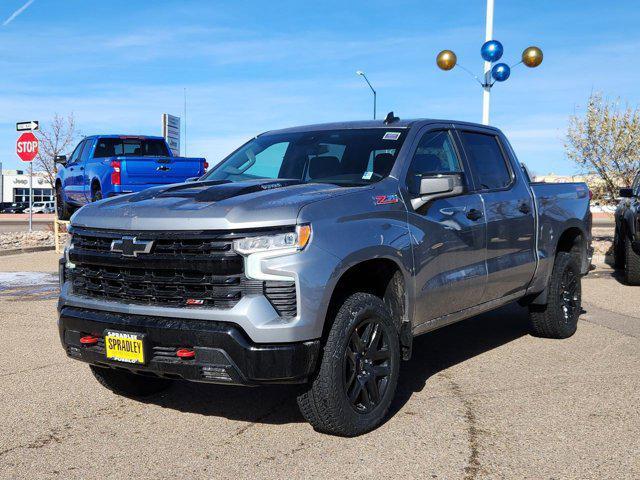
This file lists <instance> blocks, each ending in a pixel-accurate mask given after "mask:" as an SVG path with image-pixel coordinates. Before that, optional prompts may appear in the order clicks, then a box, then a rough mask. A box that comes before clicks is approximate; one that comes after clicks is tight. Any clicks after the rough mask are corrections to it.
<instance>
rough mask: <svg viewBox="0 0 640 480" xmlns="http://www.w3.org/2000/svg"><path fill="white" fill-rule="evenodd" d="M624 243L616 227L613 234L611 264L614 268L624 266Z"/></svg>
mask: <svg viewBox="0 0 640 480" xmlns="http://www.w3.org/2000/svg"><path fill="white" fill-rule="evenodd" d="M625 257H626V252H625V244H624V237H623V235H622V234H621V233H620V232H618V229H616V232H615V234H614V235H613V266H614V268H624V266H625Z"/></svg>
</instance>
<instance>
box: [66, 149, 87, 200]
mask: <svg viewBox="0 0 640 480" xmlns="http://www.w3.org/2000/svg"><path fill="white" fill-rule="evenodd" d="M85 143H86V141H85V140H83V141H82V142H80V143H79V144H78V146H77V147H76V149H75V150H74V151H73V153H72V154H71V157H69V160H68V161H67V165H66V166H65V176H64V184H63V185H62V186H63V188H64V193H65V196H66V197H67V198H68V199H71V200H72V201H73V202H74V203H79V202H81V201H82V199H81V197H82V196H84V187H83V185H82V183H81V182H82V175H83V171H82V170H81V169H80V168H81V167H82V164H81V163H80V156H81V154H82V149H83V147H84V144H85Z"/></svg>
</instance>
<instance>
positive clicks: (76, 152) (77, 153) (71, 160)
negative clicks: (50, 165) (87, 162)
mask: <svg viewBox="0 0 640 480" xmlns="http://www.w3.org/2000/svg"><path fill="white" fill-rule="evenodd" d="M85 143H86V142H85V141H84V140H83V141H82V142H80V143H79V144H78V146H77V147H76V149H75V150H74V151H73V153H72V154H71V157H69V161H68V162H67V163H76V162H77V161H78V159H79V158H80V154H81V153H82V148H83V147H84V144H85Z"/></svg>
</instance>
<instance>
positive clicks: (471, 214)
mask: <svg viewBox="0 0 640 480" xmlns="http://www.w3.org/2000/svg"><path fill="white" fill-rule="evenodd" d="M482 216H483V215H482V212H481V211H480V210H476V209H475V208H472V209H471V210H469V211H468V212H467V218H468V219H469V220H474V221H475V220H480V219H481V218H482Z"/></svg>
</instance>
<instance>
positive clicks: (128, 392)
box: [90, 365, 172, 397]
mask: <svg viewBox="0 0 640 480" xmlns="http://www.w3.org/2000/svg"><path fill="white" fill-rule="evenodd" d="M90 367H91V372H92V373H93V376H94V377H96V380H98V382H99V383H100V385H102V386H103V387H105V388H108V389H109V390H111V391H112V392H113V393H115V394H118V395H124V396H125V397H148V396H150V395H154V394H156V393H160V392H162V391H164V390H166V389H167V388H169V387H170V386H171V383H172V382H171V380H168V379H166V378H158V377H146V376H143V375H136V374H135V373H131V372H126V371H123V370H115V369H113V368H104V367H96V366H95V365H90Z"/></svg>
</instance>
